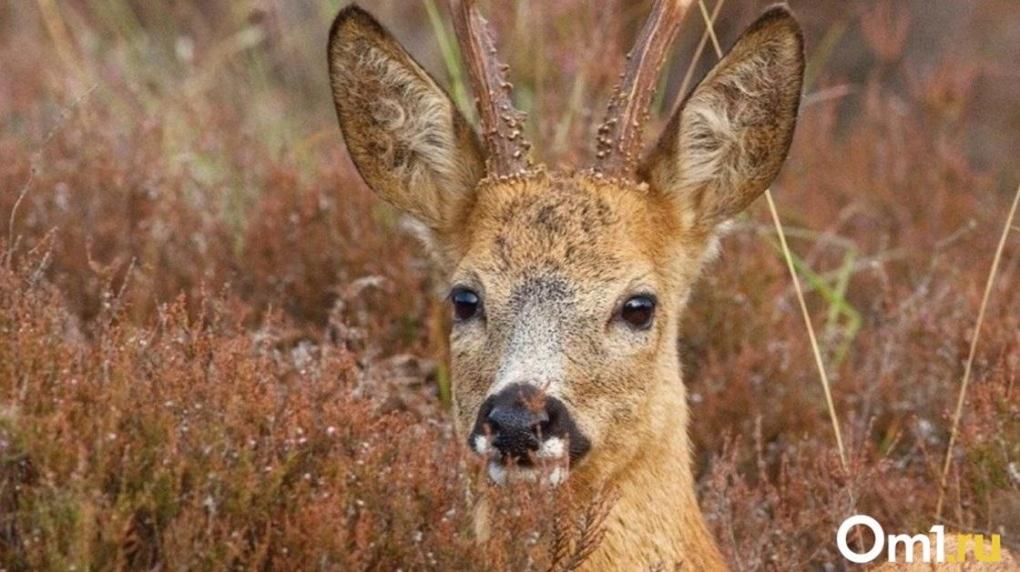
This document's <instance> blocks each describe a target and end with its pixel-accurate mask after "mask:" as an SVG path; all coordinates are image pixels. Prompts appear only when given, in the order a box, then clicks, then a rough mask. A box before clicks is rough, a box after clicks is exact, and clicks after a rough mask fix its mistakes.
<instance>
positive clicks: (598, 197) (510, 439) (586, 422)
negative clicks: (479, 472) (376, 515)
mask: <svg viewBox="0 0 1020 572" xmlns="http://www.w3.org/2000/svg"><path fill="white" fill-rule="evenodd" d="M692 2H693V0H657V1H656V2H655V4H654V7H653V9H652V14H651V16H650V17H649V19H648V22H647V23H646V24H645V26H644V27H643V29H642V31H641V33H640V35H639V37H638V39H637V42H636V45H635V47H634V50H633V51H632V52H631V54H630V56H629V57H628V64H627V67H626V70H625V71H624V73H623V74H622V76H621V80H620V84H619V85H618V87H617V89H616V90H615V92H614V93H613V95H612V98H611V100H610V104H609V110H608V113H607V116H606V119H605V121H604V123H603V124H602V125H601V127H600V128H599V129H598V137H597V141H596V145H595V150H596V153H595V155H596V156H595V161H594V164H593V165H591V166H590V167H589V168H586V169H583V170H576V171H553V170H550V169H547V168H545V167H543V166H536V165H533V164H532V163H531V161H530V158H529V149H530V146H529V144H528V142H527V141H526V140H525V137H524V135H523V129H522V122H523V114H522V113H520V112H518V111H517V110H515V109H514V107H513V104H512V101H511V97H510V84H509V82H508V81H507V79H506V77H505V71H506V69H505V66H503V65H502V64H501V63H500V62H498V61H497V60H496V59H495V55H494V54H495V48H494V42H493V39H492V36H491V35H490V33H489V31H488V29H487V27H486V23H485V21H484V20H483V19H482V17H481V16H480V15H479V14H478V12H477V9H476V7H475V5H474V2H473V1H471V0H460V1H457V0H454V2H453V4H454V5H453V16H454V24H455V27H456V31H457V38H458V42H459V43H460V47H461V52H462V54H463V55H464V57H465V59H466V63H467V67H468V72H469V77H470V79H471V82H472V87H473V91H474V93H475V95H476V99H477V104H478V111H479V117H480V123H481V136H480V137H479V136H478V134H476V132H475V131H474V130H473V128H472V127H471V126H470V125H469V124H468V122H467V121H466V120H465V118H464V117H463V116H462V115H461V114H460V113H459V112H458V110H457V108H456V106H455V105H454V103H453V102H452V101H451V99H450V98H449V97H448V96H447V94H446V93H445V92H444V91H443V89H442V88H440V87H439V85H438V84H437V82H436V81H435V80H434V79H433V78H432V77H430V75H429V74H428V73H427V72H426V71H425V70H424V69H423V68H422V66H421V65H419V64H418V63H417V62H416V61H415V60H414V59H413V58H412V57H411V56H410V55H409V54H408V53H407V52H406V51H405V50H404V49H403V48H402V47H401V46H400V44H398V42H397V41H396V40H395V39H394V38H393V37H392V36H391V35H390V34H389V33H388V32H387V31H386V30H385V29H384V28H383V27H382V26H381V25H380V24H379V23H378V22H377V21H376V20H375V19H373V18H372V17H371V16H370V15H369V14H368V13H367V12H365V11H363V10H362V9H360V8H358V7H357V6H350V7H348V8H345V9H343V10H342V11H341V12H340V14H339V15H338V16H337V18H336V20H335V22H334V23H333V27H332V30H331V32H330V40H329V71H330V78H331V83H332V89H333V97H334V101H335V104H336V109H337V113H338V117H339V121H340V127H341V129H342V131H343V134H344V138H345V141H346V144H347V148H348V150H349V152H350V155H351V157H352V158H353V160H354V163H355V165H356V166H357V169H358V171H359V172H360V173H361V175H362V177H363V178H364V180H365V181H366V182H367V183H368V185H369V186H370V187H371V188H372V189H373V190H374V191H375V192H376V193H378V194H379V195H380V196H381V197H382V198H383V199H385V200H387V201H388V202H390V203H392V204H393V205H395V206H396V207H398V208H400V209H402V210H403V211H405V212H407V213H408V214H410V215H411V216H413V217H414V218H415V219H417V220H418V221H420V222H421V223H422V226H423V227H424V228H425V229H426V231H425V234H427V241H428V242H429V244H430V246H431V251H432V254H433V256H434V258H435V261H436V264H437V266H438V272H439V274H440V276H441V277H442V279H443V280H444V281H445V285H446V286H447V288H448V290H447V291H448V292H449V303H450V305H451V306H452V313H453V319H452V321H453V324H452V332H451V334H450V340H449V343H450V361H451V378H452V382H453V402H454V412H455V422H456V425H457V429H458V431H459V434H460V435H461V436H462V437H463V438H465V439H466V440H467V441H468V443H469V445H470V446H471V448H472V449H474V450H475V451H476V452H477V453H479V454H483V455H487V456H490V461H489V463H490V464H489V474H490V476H491V477H492V478H493V479H494V480H496V481H504V480H506V479H509V478H526V477H529V476H534V474H535V472H536V471H537V469H536V468H535V467H534V462H535V461H536V459H537V458H553V459H554V458H562V459H564V460H565V461H566V463H567V464H568V465H569V477H568V478H569V481H568V486H570V487H572V488H573V491H574V494H575V498H577V497H580V498H581V499H584V498H586V495H587V498H590V497H591V496H593V495H594V494H596V491H599V490H602V489H603V488H604V487H607V486H609V487H612V488H613V489H614V490H615V492H616V494H617V495H618V496H617V499H618V500H617V501H616V503H615V504H614V506H613V508H612V509H611V510H612V512H611V513H610V516H609V517H608V519H607V521H606V529H605V537H604V540H603V542H602V543H601V544H600V545H599V547H598V549H597V550H596V552H595V553H594V554H593V555H592V556H591V558H590V559H589V561H588V562H586V566H588V567H590V568H592V569H596V570H603V569H620V570H642V569H648V568H649V567H654V566H659V565H665V566H666V568H667V569H672V567H673V566H675V565H683V566H685V568H684V569H688V570H724V569H725V568H726V566H725V563H724V561H723V559H722V557H721V556H720V553H719V550H718V549H717V547H716V545H715V543H714V541H713V539H712V537H711V535H710V534H709V532H708V530H707V528H706V525H705V523H704V520H703V518H702V515H701V512H700V509H699V507H698V503H697V498H696V496H695V487H694V478H693V476H692V467H691V453H690V449H691V445H690V441H689V439H688V435H687V425H688V409H687V400H686V395H685V388H684V384H683V383H682V381H681V375H680V372H681V369H680V362H679V355H678V349H677V336H678V327H679V323H680V320H681V317H682V315H683V310H684V306H685V304H686V302H687V299H688V296H689V294H690V292H691V288H692V285H693V284H694V282H695V280H696V279H697V277H698V274H699V273H700V272H701V269H702V267H703V266H704V265H705V262H706V261H707V260H709V259H711V258H712V257H713V256H714V255H715V252H716V246H715V245H716V241H717V229H718V227H719V225H720V224H721V223H723V222H725V221H726V220H727V219H729V218H731V217H733V216H734V215H736V214H737V213H739V212H740V211H742V210H743V209H744V208H745V207H747V206H748V205H749V204H750V203H751V202H752V201H754V199H756V198H757V197H758V196H759V195H761V194H762V193H763V192H764V191H765V189H766V187H768V186H769V185H770V184H771V183H772V181H773V179H775V177H776V175H777V174H778V172H779V170H780V167H781V165H782V164H783V161H784V159H785V157H786V154H787V151H788V149H789V147H790V142H791V140H792V138H793V132H794V125H795V123H796V119H797V110H798V106H799V102H800V96H801V87H802V83H803V76H804V47H803V37H802V34H801V30H800V27H799V25H798V23H797V21H796V20H795V19H794V17H793V16H792V15H791V13H790V12H789V11H788V10H787V9H786V8H785V7H782V6H776V7H773V8H770V9H768V10H767V11H766V12H765V13H764V14H763V15H762V16H761V17H760V18H759V19H758V20H757V21H756V22H755V23H754V24H752V25H751V26H750V28H748V29H747V30H746V31H745V32H744V33H743V34H742V35H741V37H740V38H739V39H738V40H737V41H736V43H735V45H734V46H733V47H732V48H731V49H730V51H729V52H728V54H727V55H726V56H725V57H724V58H723V59H722V60H721V61H720V62H719V63H718V65H716V66H715V68H714V69H712V70H711V72H709V74H708V75H707V77H705V78H704V80H703V81H702V82H701V83H700V84H699V85H698V86H697V87H696V88H695V89H694V90H693V91H692V93H691V94H690V95H689V96H688V97H687V98H686V99H685V100H683V102H682V104H681V105H679V106H678V108H677V110H676V111H675V113H674V115H673V117H672V119H671V120H670V121H669V123H668V125H667V126H666V129H665V132H664V133H663V134H662V136H661V137H660V138H659V141H658V143H657V144H655V146H654V147H653V148H652V150H651V151H650V152H649V153H647V154H645V155H644V156H643V157H642V137H641V136H642V131H643V125H644V123H645V120H646V118H647V115H648V112H649V106H650V102H651V100H652V94H653V91H654V89H653V88H654V85H655V83H656V81H657V75H658V73H659V70H660V68H661V66H662V63H663V61H664V59H665V56H666V54H667V51H668V49H669V47H670V44H671V43H672V40H673V39H674V38H675V36H676V34H677V31H678V29H679V24H680V20H681V18H682V16H683V14H684V12H685V11H686V10H687V8H688V7H689V6H690V4H691V3H692ZM536 400H537V401H538V406H537V407H536V406H535V403H534V402H535V401H536ZM563 476H564V473H558V474H557V478H560V477H563Z"/></svg>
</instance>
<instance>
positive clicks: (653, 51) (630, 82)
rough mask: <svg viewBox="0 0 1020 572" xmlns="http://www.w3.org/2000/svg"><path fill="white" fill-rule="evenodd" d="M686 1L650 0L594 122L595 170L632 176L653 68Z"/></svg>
mask: <svg viewBox="0 0 1020 572" xmlns="http://www.w3.org/2000/svg"><path fill="white" fill-rule="evenodd" d="M691 4H693V0H655V5H654V6H653V7H652V13H651V15H650V16H649V17H648V21H647V22H645V25H644V28H642V30H641V33H640V34H639V35H638V38H637V41H636V42H635V43H634V48H633V49H632V50H631V51H630V53H629V54H627V68H626V70H625V71H624V72H623V74H622V75H621V77H620V83H619V84H618V85H617V86H616V90H615V91H614V92H613V96H612V97H611V98H610V100H609V109H608V110H607V111H606V119H605V121H603V122H602V125H601V126H599V130H598V140H597V142H596V149H595V167H594V169H595V172H596V173H600V174H603V175H606V176H609V177H633V175H634V171H635V169H636V167H637V162H638V160H639V159H640V157H639V155H640V154H641V145H642V140H641V136H642V133H643V132H644V126H645V123H646V122H647V121H648V113H649V107H650V106H651V102H652V97H653V96H654V95H655V84H656V83H657V81H658V77H659V71H660V70H661V68H662V64H663V62H664V61H665V60H666V54H667V52H668V50H669V47H670V46H671V45H672V44H673V40H674V39H675V38H676V35H677V32H678V31H679V29H680V21H681V20H683V16H684V13H686V12H687V9H688V8H689V7H690V6H691Z"/></svg>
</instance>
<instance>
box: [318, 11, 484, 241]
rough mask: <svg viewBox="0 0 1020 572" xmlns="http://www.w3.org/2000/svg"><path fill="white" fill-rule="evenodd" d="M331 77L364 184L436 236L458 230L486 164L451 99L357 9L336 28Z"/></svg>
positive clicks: (338, 19)
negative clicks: (459, 215) (463, 208)
mask: <svg viewBox="0 0 1020 572" xmlns="http://www.w3.org/2000/svg"><path fill="white" fill-rule="evenodd" d="M329 75H330V82H331V84H332V87H333V101H334V103H335V104H336V110H337V115H338V117H339V119H340V129H341V131H343V134H344V139H345V141H346V143H347V149H348V151H349V152H350V154H351V157H352V158H353V160H354V164H355V165H356V166H357V168H358V172H360V173H361V176H362V178H364V179H365V182H366V183H368V185H369V186H370V187H371V188H372V190H374V191H375V192H376V193H378V194H379V195H380V196H381V197H382V198H383V199H385V200H386V201H388V202H390V203H391V204H393V205H394V206H396V207H398V208H400V209H402V210H404V211H406V212H408V213H410V214H411V215H412V216H414V217H415V218H417V219H418V220H420V221H421V222H422V223H424V224H425V225H427V226H429V227H430V228H432V229H434V230H440V229H443V228H445V227H447V226H448V225H450V224H452V222H453V220H454V218H455V217H456V215H457V213H458V212H459V209H460V208H461V206H462V205H463V204H464V202H465V201H466V200H467V199H468V198H469V197H470V196H471V195H472V194H473V191H474V188H475V186H476V184H477V183H478V181H479V180H480V179H481V178H482V177H483V176H484V169H485V162H484V157H483V155H482V152H481V147H480V146H479V143H478V138H477V136H476V135H475V133H474V130H473V129H472V128H471V126H470V125H469V124H468V123H467V121H466V120H465V119H464V117H463V116H462V115H461V114H460V113H459V112H458V111H457V108H456V106H455V105H454V103H453V102H452V101H451V100H450V97H449V96H448V95H447V94H446V93H445V92H444V91H443V90H442V89H441V88H440V87H439V86H438V85H437V84H436V82H435V80H433V79H432V77H430V76H429V74H428V73H427V72H426V71H425V70H424V69H423V68H422V67H421V65H419V64H418V63H417V62H416V61H414V59H412V58H411V56H410V55H408V53H407V52H406V51H405V50H404V49H403V48H402V47H401V46H400V44H398V43H397V41H396V40H395V39H394V38H393V36H392V35H390V34H389V32H387V31H386V30H385V29H384V28H383V27H382V26H381V25H380V24H379V22H377V21H376V20H375V19H374V18H373V17H372V16H371V15H369V14H368V13H367V12H365V11H364V10H362V9H361V8H359V7H357V6H354V5H352V6H349V7H347V8H345V9H344V10H342V11H341V12H340V14H339V15H337V17H336V20H335V21H334V22H333V27H332V29H331V31H330V34H329Z"/></svg>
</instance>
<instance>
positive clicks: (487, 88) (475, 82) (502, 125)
mask: <svg viewBox="0 0 1020 572" xmlns="http://www.w3.org/2000/svg"><path fill="white" fill-rule="evenodd" d="M450 9H451V11H452V13H453V25H454V30H455V31H456V35H457V43H458V44H459V45H460V51H461V54H462V57H463V58H464V60H465V62H466V63H467V68H468V76H469V77H470V79H471V87H472V89H473V90H474V92H475V99H476V103H477V105H478V116H479V122H480V123H481V129H482V140H483V142H484V145H485V149H486V152H487V157H486V170H487V173H488V175H489V176H491V177H497V178H499V177H505V176H512V175H515V174H518V173H521V172H523V171H526V170H527V169H528V168H529V167H530V159H529V156H528V153H529V151H530V149H531V144H530V143H528V142H527V141H526V140H525V138H524V119H525V114H524V113H523V112H521V111H518V110H517V109H515V108H514V106H513V100H512V98H511V91H512V89H513V85H512V84H511V83H510V82H509V81H508V80H507V77H506V72H507V70H508V66H506V65H505V64H502V63H500V62H499V60H498V59H497V57H496V43H495V40H494V38H493V35H492V31H491V30H490V29H489V25H488V22H486V21H485V18H483V17H482V16H481V14H479V13H478V10H477V7H476V6H475V1H474V0H451V1H450Z"/></svg>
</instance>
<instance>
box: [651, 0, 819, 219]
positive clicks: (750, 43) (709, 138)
mask: <svg viewBox="0 0 1020 572" xmlns="http://www.w3.org/2000/svg"><path fill="white" fill-rule="evenodd" d="M803 81H804V38H803V34H802V33H801V29H800V25H799V24H798V23H797V20H796V19H794V17H793V15H792V14H791V13H790V12H789V10H788V9H786V8H785V7H782V6H777V7H773V8H771V9H769V10H768V11H766V12H765V13H764V14H763V15H762V16H761V17H760V18H759V19H758V20H757V21H756V22H755V23H754V24H752V25H751V27H750V28H748V29H747V31H745V32H744V34H743V35H742V36H741V37H740V39H739V40H737V42H736V44H735V45H734V46H733V48H731V49H730V51H729V53H728V54H726V56H725V57H724V58H723V59H722V60H721V61H720V62H719V63H718V64H717V65H716V66H715V68H714V69H712V71H711V72H709V74H708V75H707V76H706V77H705V79H704V80H703V81H702V82H701V84H699V85H698V87H696V88H695V89H694V91H693V92H692V93H691V95H690V96H689V97H688V98H687V100H686V101H684V102H683V104H682V105H681V106H680V109H679V110H678V111H677V112H676V114H675V115H674V116H673V118H672V119H671V120H670V122H669V124H668V125H667V127H666V131H665V132H664V133H663V135H662V137H661V139H660V140H659V142H658V143H657V144H656V146H655V147H654V148H653V150H652V152H651V153H650V154H649V155H648V157H647V158H646V159H645V161H644V162H643V163H642V166H641V168H640V175H641V177H642V179H644V180H645V181H647V182H648V183H649V185H650V186H651V187H652V189H653V190H654V191H655V192H660V193H665V194H667V195H668V196H670V197H671V198H673V199H674V202H675V203H676V204H677V208H678V209H679V212H680V215H681V217H682V220H683V221H684V222H685V223H686V224H688V225H690V226H692V227H701V228H706V229H708V228H711V227H714V226H715V225H716V224H718V223H720V222H723V221H724V220H726V219H728V218H730V217H732V216H733V215H735V214H737V213H739V212H740V211H742V210H744V209H745V208H746V207H747V206H748V205H749V204H751V202H752V201H754V199H756V198H758V196H759V195H761V194H762V193H763V192H764V191H765V189H766V188H768V186H769V185H770V184H772V181H773V180H774V179H775V178H776V175H778V174H779V169H780V167H782V164H783V161H784V160H785V159H786V154H787V152H788V151H789V148H790V143H791V141H792V140H793V131H794V126H795V125H796V122H797V109H798V107H799V105H800V94H801V89H802V86H803Z"/></svg>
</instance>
